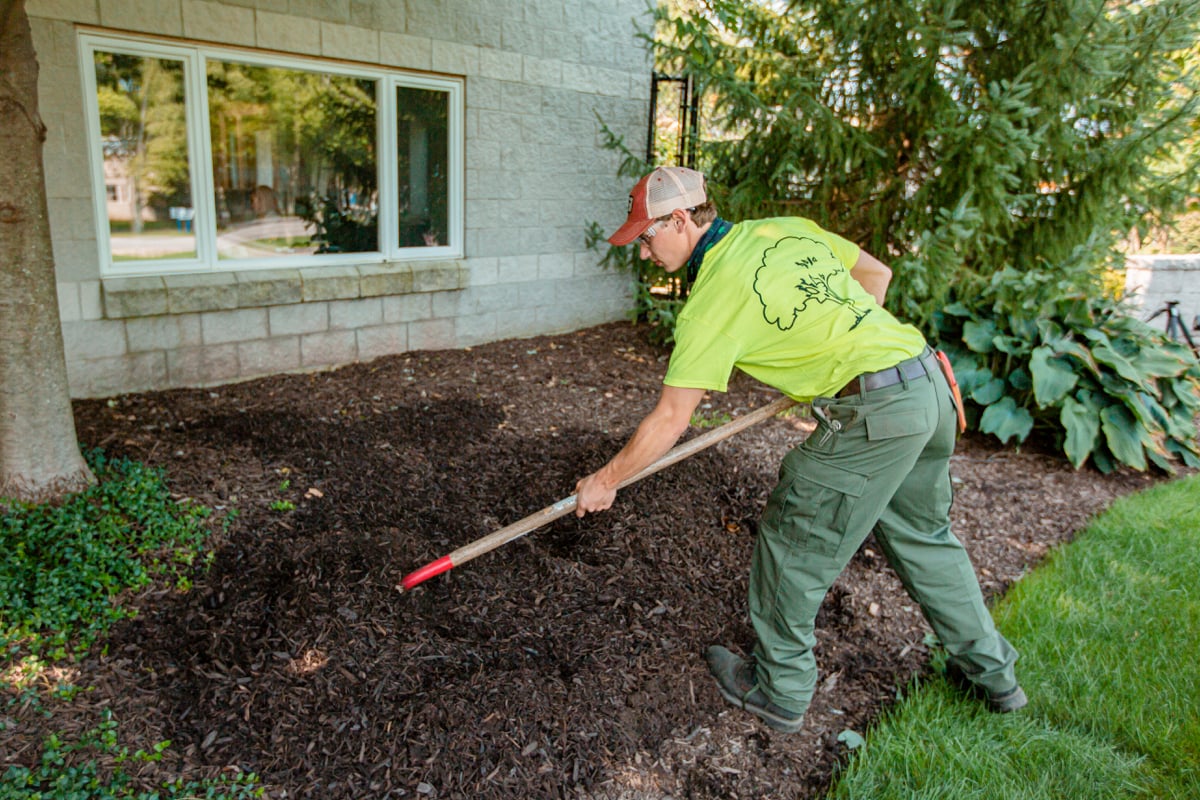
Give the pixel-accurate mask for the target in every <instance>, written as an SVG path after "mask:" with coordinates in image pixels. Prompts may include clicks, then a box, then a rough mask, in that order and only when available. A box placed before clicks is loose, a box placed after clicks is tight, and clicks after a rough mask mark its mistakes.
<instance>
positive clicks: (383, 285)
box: [358, 262, 413, 297]
mask: <svg viewBox="0 0 1200 800" xmlns="http://www.w3.org/2000/svg"><path fill="white" fill-rule="evenodd" d="M358 274H359V291H360V292H361V294H362V296H363V297H380V296H381V295H388V294H408V293H409V292H411V291H412V286H413V273H412V266H411V265H410V264H409V263H408V262H385V263H383V264H367V265H364V266H361V267H359V268H358Z"/></svg>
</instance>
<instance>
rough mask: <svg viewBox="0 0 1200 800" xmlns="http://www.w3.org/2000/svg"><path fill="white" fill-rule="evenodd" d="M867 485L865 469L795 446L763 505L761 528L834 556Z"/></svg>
mask: <svg viewBox="0 0 1200 800" xmlns="http://www.w3.org/2000/svg"><path fill="white" fill-rule="evenodd" d="M866 486H867V478H866V476H864V475H860V474H858V473H856V472H851V471H850V470H847V469H843V468H841V467H837V466H833V465H831V464H823V463H821V462H818V461H814V460H812V459H811V458H810V457H808V456H807V455H806V454H805V453H804V452H802V451H801V450H800V449H795V450H792V451H791V452H790V453H788V455H787V457H786V458H784V460H783V465H782V467H781V468H780V476H779V483H778V484H777V485H776V487H775V489H774V491H772V493H771V497H770V499H769V500H768V501H767V507H766V509H765V510H764V511H763V517H762V534H763V535H765V536H769V537H770V538H772V539H775V540H776V541H778V542H779V543H780V544H784V543H786V547H787V548H788V549H791V550H794V551H798V552H801V553H803V552H810V553H818V554H820V555H823V556H833V555H835V554H836V553H837V551H838V549H839V547H840V546H841V543H842V539H843V534H844V531H845V527H846V523H847V522H848V520H849V519H850V515H851V513H852V512H853V510H854V502H855V501H856V500H857V499H858V498H859V497H861V496H862V494H863V492H864V491H865V490H866Z"/></svg>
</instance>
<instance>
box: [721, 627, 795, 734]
mask: <svg viewBox="0 0 1200 800" xmlns="http://www.w3.org/2000/svg"><path fill="white" fill-rule="evenodd" d="M704 658H705V660H707V661H708V671H709V672H711V673H712V674H713V677H714V678H716V679H717V688H718V689H720V690H721V696H722V697H724V698H725V699H726V700H728V701H729V702H730V703H733V704H734V705H735V706H737V707H738V708H740V709H743V710H745V711H749V712H750V713H751V714H754V715H756V716H759V717H761V718H762V720H763V722H765V723H767V727H769V728H771V729H772V730H777V731H780V732H781V733H795V732H796V731H798V730H800V728H801V726H802V725H803V724H804V714H798V713H796V712H795V711H788V710H787V709H786V708H780V707H779V706H777V705H775V704H774V703H772V702H771V701H770V700H768V699H767V696H766V695H765V694H764V693H763V690H762V689H760V688H758V678H757V677H755V670H754V662H753V661H747V660H746V659H744V658H741V657H739V656H736V655H734V654H733V653H731V652H729V650H726V649H725V648H724V647H721V646H720V645H717V644H714V645H713V646H712V647H710V648H708V652H707V653H705V654H704Z"/></svg>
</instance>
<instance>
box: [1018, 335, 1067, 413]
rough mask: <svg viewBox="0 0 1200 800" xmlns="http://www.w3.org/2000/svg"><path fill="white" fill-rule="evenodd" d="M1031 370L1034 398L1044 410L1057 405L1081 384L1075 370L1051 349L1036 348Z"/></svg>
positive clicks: (1030, 362) (1030, 361)
mask: <svg viewBox="0 0 1200 800" xmlns="http://www.w3.org/2000/svg"><path fill="white" fill-rule="evenodd" d="M1029 369H1030V371H1031V372H1032V373H1033V396H1034V399H1036V400H1037V404H1038V406H1040V407H1042V408H1045V407H1046V406H1048V405H1053V404H1054V403H1057V402H1058V401H1059V400H1061V399H1062V398H1063V397H1064V396H1065V395H1066V394H1067V393H1068V392H1070V391H1071V390H1072V389H1074V388H1075V384H1076V383H1078V382H1079V376H1078V375H1077V374H1075V370H1073V369H1071V367H1070V365H1069V364H1067V363H1066V361H1065V360H1064V359H1062V358H1060V357H1057V356H1055V355H1054V351H1053V350H1051V349H1050V348H1049V347H1035V348H1034V350H1033V357H1032V358H1030V359H1029Z"/></svg>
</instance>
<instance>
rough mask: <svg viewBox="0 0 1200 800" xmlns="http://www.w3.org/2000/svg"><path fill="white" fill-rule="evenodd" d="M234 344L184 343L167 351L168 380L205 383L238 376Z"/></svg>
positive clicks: (202, 384)
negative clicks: (196, 344)
mask: <svg viewBox="0 0 1200 800" xmlns="http://www.w3.org/2000/svg"><path fill="white" fill-rule="evenodd" d="M239 372H240V369H239V366H238V353H237V345H236V344H221V345H214V346H206V347H184V348H180V349H178V350H168V351H167V380H168V382H169V384H170V385H171V386H207V385H212V384H214V383H224V382H226V381H232V380H234V379H236V378H237V377H238V374H239Z"/></svg>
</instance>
